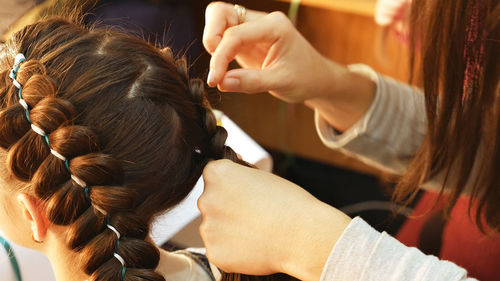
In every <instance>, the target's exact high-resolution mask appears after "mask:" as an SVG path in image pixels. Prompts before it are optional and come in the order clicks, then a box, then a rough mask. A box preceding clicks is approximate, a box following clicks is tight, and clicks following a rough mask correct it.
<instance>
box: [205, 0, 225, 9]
mask: <svg viewBox="0 0 500 281" xmlns="http://www.w3.org/2000/svg"><path fill="white" fill-rule="evenodd" d="M225 5H226V3H224V2H222V1H214V2H210V4H208V5H207V11H213V10H218V9H223V8H224V6H225Z"/></svg>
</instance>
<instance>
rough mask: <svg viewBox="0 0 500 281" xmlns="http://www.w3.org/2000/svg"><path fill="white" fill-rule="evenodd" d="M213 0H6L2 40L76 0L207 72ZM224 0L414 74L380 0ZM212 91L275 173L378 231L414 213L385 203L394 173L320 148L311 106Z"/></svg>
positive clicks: (359, 57)
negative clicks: (284, 17)
mask: <svg viewBox="0 0 500 281" xmlns="http://www.w3.org/2000/svg"><path fill="white" fill-rule="evenodd" d="M94 2H96V3H95V4H94ZM210 2H211V1H206V0H149V1H148V0H120V1H117V0H101V1H78V0H76V1H75V0H66V1H65V0H48V1H41V0H38V1H35V0H32V1H29V0H0V7H1V8H0V34H3V36H2V38H3V40H6V39H7V38H8V36H9V35H10V34H12V32H14V31H15V30H16V29H18V28H19V27H21V26H23V25H26V24H28V23H29V22H32V21H34V20H36V18H37V17H38V16H39V15H41V14H44V13H46V12H47V11H48V10H51V9H53V7H54V6H57V5H61V4H64V5H77V6H81V7H84V11H85V12H87V13H88V16H87V17H86V19H85V20H86V22H88V23H95V22H97V23H98V24H100V25H110V26H114V27H118V28H120V29H121V30H124V31H126V32H128V33H131V34H133V35H136V36H138V37H141V38H144V39H146V40H148V41H150V42H152V43H154V44H158V45H163V46H170V47H171V48H172V49H173V50H174V52H175V53H176V54H177V55H178V56H185V57H186V58H187V60H188V63H189V65H190V66H191V67H190V72H191V75H192V76H196V77H200V78H202V79H205V78H206V76H207V70H208V67H207V66H208V62H209V59H210V57H209V55H208V54H207V53H206V52H205V50H204V49H203V46H202V44H201V36H202V31H203V26H204V10H205V7H206V6H207V5H208V3H210ZM228 2H233V3H238V4H240V5H244V6H246V7H247V8H249V9H257V10H263V11H276V10H278V11H282V12H284V13H285V14H288V15H289V17H290V18H291V19H292V20H293V22H294V23H295V24H296V26H297V29H298V30H299V31H300V32H301V33H302V34H303V35H304V36H305V37H306V38H307V39H308V40H309V41H310V42H311V43H312V44H313V45H314V47H315V48H317V49H318V50H319V52H321V53H322V54H323V55H325V56H326V57H328V58H330V59H333V60H335V61H337V62H339V63H342V64H352V63H360V62H363V63H365V64H368V65H370V66H372V67H373V68H374V69H375V70H376V71H378V72H380V73H382V74H387V75H389V76H392V77H395V78H396V79H399V80H401V81H407V80H408V67H407V66H408V62H407V59H406V58H407V52H406V46H405V44H404V43H402V42H401V40H398V38H397V37H396V36H391V34H390V33H387V32H386V28H384V27H381V26H377V24H376V23H375V21H374V13H375V5H376V0H303V1H290V0H288V1H287V0H283V1H281V0H280V1H275V0H272V1H271V0H251V1H250V0H240V1H228ZM56 10H57V8H56ZM232 67H237V66H236V65H233V66H232ZM209 91H211V92H212V93H211V94H212V96H214V95H215V96H217V97H218V98H217V99H215V100H214V101H213V103H214V107H215V108H217V109H220V110H221V111H223V112H224V113H225V114H226V115H227V116H229V118H231V119H232V120H233V121H234V122H235V123H236V124H238V125H239V126H240V127H241V128H242V129H243V130H244V131H245V132H246V133H247V134H248V135H250V137H252V138H253V139H254V140H255V141H256V142H257V143H259V144H260V145H261V146H263V147H264V148H265V149H266V150H267V151H268V152H269V153H270V154H271V155H272V157H273V160H274V173H276V174H279V175H281V176H283V177H285V178H287V179H289V180H291V181H293V182H295V183H297V184H299V185H300V186H302V187H304V188H306V189H307V190H309V191H310V192H311V193H312V194H313V195H315V196H316V197H318V198H320V199H321V200H322V201H324V202H326V203H328V204H331V205H333V206H335V207H337V208H340V209H342V210H344V211H346V212H347V213H348V214H349V215H351V216H356V215H360V216H362V217H363V218H364V219H365V220H367V221H368V222H369V223H370V224H371V225H373V226H374V227H376V228H378V229H379V230H385V231H387V232H389V233H391V234H396V233H397V231H398V229H399V227H400V226H401V224H402V222H403V221H404V219H405V216H404V213H408V212H409V211H411V210H410V209H409V208H411V206H409V207H408V208H406V209H402V210H400V211H402V214H401V215H397V214H395V213H394V212H393V211H394V210H398V209H397V207H396V208H395V207H394V206H391V204H390V203H389V199H390V196H389V194H390V191H391V186H392V184H391V180H394V179H395V178H394V177H393V176H392V175H388V174H385V173H383V172H382V171H378V170H376V169H374V168H371V167H369V166H367V165H365V164H363V163H361V162H359V161H357V160H355V159H352V158H350V157H348V156H345V155H343V154H341V153H338V152H334V151H331V150H329V149H327V148H326V147H325V146H323V144H322V143H321V141H320V140H319V138H318V136H317V134H316V131H315V127H314V121H313V112H312V111H311V110H310V109H309V108H307V107H305V106H304V105H302V104H286V103H284V102H281V101H279V100H277V99H275V98H273V97H272V96H270V95H268V94H266V93H262V94H256V95H245V94H239V93H229V94H217V93H214V92H215V91H216V90H215V89H210V90H209ZM305 211H307V210H305ZM190 231H191V230H190ZM180 235H181V236H182V235H186V234H183V233H181V234H180ZM179 240H180V241H182V240H183V239H179ZM189 241H190V240H189ZM198 242H199V241H198ZM187 243H188V244H189V242H187ZM180 244H183V243H180ZM184 244H186V243H184ZM179 246H181V247H183V246H191V245H179Z"/></svg>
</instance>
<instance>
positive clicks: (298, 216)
mask: <svg viewBox="0 0 500 281" xmlns="http://www.w3.org/2000/svg"><path fill="white" fill-rule="evenodd" d="M203 178H204V180H205V191H204V192H203V194H202V196H201V197H200V199H199V201H198V207H199V209H200V211H201V214H202V216H203V223H202V225H201V226H200V233H201V236H202V238H203V241H204V242H205V246H206V248H207V256H208V258H209V259H210V261H211V262H212V263H214V264H215V265H217V266H218V267H219V268H221V269H223V270H224V271H226V272H240V273H245V274H252V275H265V274H271V273H276V272H283V273H287V274H289V275H292V276H294V277H296V278H298V279H300V280H316V281H317V280H319V278H320V275H321V272H322V269H323V266H324V264H325V262H326V260H327V258H328V254H329V253H330V250H331V249H332V247H333V245H334V244H335V242H336V241H337V239H338V237H339V236H340V235H341V233H342V232H343V231H344V229H345V228H346V227H347V225H348V224H349V222H350V221H351V219H350V218H349V217H348V216H347V215H345V214H343V213H342V212H340V211H338V210H336V209H334V208H332V207H330V206H328V205H326V204H324V203H322V202H321V201H319V200H317V199H316V198H314V197H313V196H312V195H311V194H309V193H308V192H306V191H305V190H304V189H302V188H300V187H299V186H297V185H295V184H293V183H291V182H289V181H287V180H285V179H282V178H280V177H278V176H275V175H273V174H270V173H267V172H263V171H260V170H256V169H252V168H248V167H244V166H242V165H239V164H235V163H234V162H231V161H229V160H218V161H212V162H210V163H209V164H208V165H207V166H206V167H205V170H204V172H203Z"/></svg>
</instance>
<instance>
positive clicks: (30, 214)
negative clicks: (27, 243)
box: [17, 193, 48, 243]
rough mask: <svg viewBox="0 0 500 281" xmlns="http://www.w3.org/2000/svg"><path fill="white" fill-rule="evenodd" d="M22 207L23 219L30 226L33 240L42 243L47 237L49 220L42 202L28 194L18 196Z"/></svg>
mask: <svg viewBox="0 0 500 281" xmlns="http://www.w3.org/2000/svg"><path fill="white" fill-rule="evenodd" d="M17 201H18V202H19V204H20V205H21V208H22V209H21V212H22V214H23V218H24V219H25V220H26V221H27V222H28V223H29V224H30V226H31V231H32V234H31V236H32V239H33V241H35V242H36V243H42V242H43V240H44V239H45V236H46V235H47V228H48V220H47V218H46V216H45V212H44V209H43V208H42V207H41V204H40V201H39V200H38V199H37V198H35V197H33V196H31V195H28V194H25V193H21V194H19V195H18V196H17Z"/></svg>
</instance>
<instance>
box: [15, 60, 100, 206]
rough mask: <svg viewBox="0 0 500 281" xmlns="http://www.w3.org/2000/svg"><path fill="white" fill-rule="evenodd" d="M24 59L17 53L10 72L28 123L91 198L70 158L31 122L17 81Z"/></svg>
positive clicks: (28, 109) (21, 87)
mask: <svg viewBox="0 0 500 281" xmlns="http://www.w3.org/2000/svg"><path fill="white" fill-rule="evenodd" d="M24 61H26V57H25V56H24V55H23V54H21V53H20V54H17V55H16V58H15V60H14V65H13V66H12V70H11V71H10V73H9V77H10V78H11V79H12V83H13V84H14V86H15V87H16V88H18V89H19V90H18V93H17V96H18V98H19V103H20V104H21V106H22V107H23V108H24V110H25V113H26V119H27V120H28V123H29V124H30V126H31V130H33V131H34V132H35V133H37V134H38V135H40V136H42V137H43V138H44V141H45V143H46V144H47V146H48V147H49V149H50V153H51V154H52V155H54V156H55V157H57V158H59V159H60V160H62V161H64V166H65V167H66V170H67V171H68V173H69V174H70V175H71V179H72V180H73V181H75V182H76V183H77V184H78V185H79V186H81V187H82V188H83V191H84V193H85V198H87V200H90V197H89V187H88V186H87V184H86V183H85V182H84V181H83V180H81V179H80V178H78V177H77V176H75V175H73V174H72V173H71V170H70V169H69V160H68V159H67V158H66V157H65V156H64V155H62V154H61V153H59V152H57V151H55V150H54V149H53V148H52V147H51V146H50V142H49V135H48V134H47V133H45V131H44V130H43V129H42V128H40V127H39V126H37V125H35V124H33V123H32V122H31V119H30V107H29V105H28V103H27V102H26V101H25V100H24V99H23V95H22V90H23V86H22V85H21V83H19V81H17V73H18V71H19V68H20V67H21V63H23V62H24Z"/></svg>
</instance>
